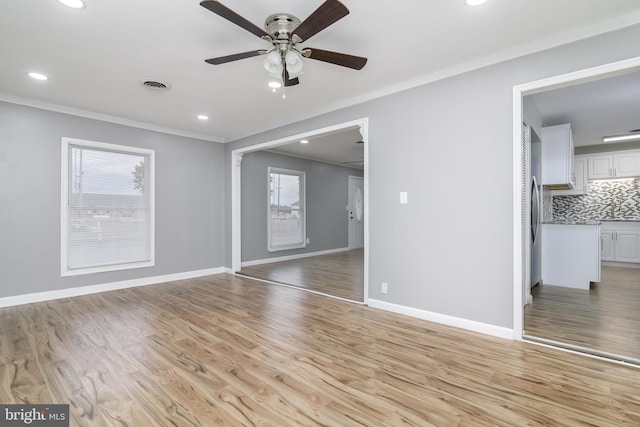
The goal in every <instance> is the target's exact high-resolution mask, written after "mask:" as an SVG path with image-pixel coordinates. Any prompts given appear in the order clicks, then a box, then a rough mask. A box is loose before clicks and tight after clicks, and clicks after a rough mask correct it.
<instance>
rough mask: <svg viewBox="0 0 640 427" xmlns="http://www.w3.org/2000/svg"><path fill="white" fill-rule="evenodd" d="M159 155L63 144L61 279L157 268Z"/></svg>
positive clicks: (83, 143)
mask: <svg viewBox="0 0 640 427" xmlns="http://www.w3.org/2000/svg"><path fill="white" fill-rule="evenodd" d="M153 171H154V152H153V150H147V149H140V148H133V147H128V146H122V145H113V144H106V143H101V142H93V141H82V140H75V139H69V138H63V140H62V211H61V217H62V224H61V225H62V227H61V228H62V236H61V241H62V256H61V260H62V275H63V276H69V275H78V274H88V273H96V272H102V271H114V270H123V269H128V268H137V267H149V266H152V265H154V182H153V181H154V173H153Z"/></svg>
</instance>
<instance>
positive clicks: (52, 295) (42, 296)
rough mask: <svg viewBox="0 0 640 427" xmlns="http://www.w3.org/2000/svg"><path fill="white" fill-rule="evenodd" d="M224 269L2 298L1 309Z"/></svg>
mask: <svg viewBox="0 0 640 427" xmlns="http://www.w3.org/2000/svg"><path fill="white" fill-rule="evenodd" d="M226 272H227V271H225V269H224V267H218V268H209V269H205V270H196V271H187V272H184V273H174V274H165V275H163V276H154V277H143V278H140V279H131V280H123V281H120V282H111V283H102V284H99V285H89V286H81V287H77V288H67V289H59V290H55V291H47V292H38V293H34V294H24V295H16V296H11V297H4V298H0V308H2V307H11V306H14V305H22V304H31V303H34V302H43V301H51V300H56V299H61V298H71V297H77V296H82V295H90V294H97V293H100V292H108V291H115V290H119V289H128V288H135V287H138V286H148V285H157V284H159V283H166V282H173V281H176V280H185V279H193V278H196V277H204V276H211V275H214V274H221V273H226Z"/></svg>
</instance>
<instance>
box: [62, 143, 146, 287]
mask: <svg viewBox="0 0 640 427" xmlns="http://www.w3.org/2000/svg"><path fill="white" fill-rule="evenodd" d="M71 146H80V147H82V148H88V149H96V150H103V151H112V152H116V153H124V154H136V155H143V156H146V157H147V159H145V179H148V182H145V193H146V194H147V197H148V203H149V205H148V209H149V212H148V216H149V221H148V227H149V260H145V261H132V262H123V263H116V264H105V265H99V266H91V267H78V268H69V265H68V264H69V263H68V261H69V257H68V248H69V246H68V243H69V239H68V237H69V173H70V170H69V169H70V167H71V164H70V161H69V157H70V148H71ZM61 158H62V161H61V174H60V175H61V187H60V188H61V203H60V271H61V276H62V277H66V276H79V275H84V274H93V273H102V272H108V271H122V270H129V269H134V268H143V267H153V266H155V150H152V149H147V148H139V147H132V146H128V145H118V144H111V143H106V142H98V141H89V140H83V139H77V138H68V137H63V138H62V150H61Z"/></svg>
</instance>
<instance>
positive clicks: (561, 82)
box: [513, 57, 640, 361]
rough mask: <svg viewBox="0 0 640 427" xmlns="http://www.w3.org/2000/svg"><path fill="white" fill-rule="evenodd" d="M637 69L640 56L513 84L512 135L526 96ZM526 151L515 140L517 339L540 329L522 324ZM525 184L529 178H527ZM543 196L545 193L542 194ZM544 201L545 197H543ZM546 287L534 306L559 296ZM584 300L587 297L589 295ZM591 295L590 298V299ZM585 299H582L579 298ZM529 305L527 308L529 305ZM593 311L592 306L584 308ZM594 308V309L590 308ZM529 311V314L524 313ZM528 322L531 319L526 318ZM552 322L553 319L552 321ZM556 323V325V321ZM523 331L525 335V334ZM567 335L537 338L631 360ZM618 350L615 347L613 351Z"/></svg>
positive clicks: (518, 133) (570, 305)
mask: <svg viewBox="0 0 640 427" xmlns="http://www.w3.org/2000/svg"><path fill="white" fill-rule="evenodd" d="M639 70H640V57H639V58H632V59H629V60H625V61H620V62H616V63H612V64H606V65H603V66H599V67H594V68H590V69H587V70H581V71H578V72H574V73H569V74H565V75H560V76H556V77H553V78H549V79H544V80H540V81H535V82H531V83H527V84H524V85H519V86H516V87H514V92H513V93H514V127H513V130H514V138H515V141H518V142H520V141H522V138H523V130H522V122H523V119H524V113H523V99H524V97H525V96H527V95H533V94H538V93H542V92H547V91H553V90H556V89H561V88H565V87H569V86H574V85H579V84H581V83H587V82H593V81H597V80H603V79H607V78H611V77H615V76H619V75H623V74H628V73H632V72H636V71H639ZM524 156H525V152H524V150H523V148H522V144H520V143H518V144H515V146H514V159H513V160H514V162H513V165H514V171H515V174H514V177H517V178H516V179H514V187H513V189H514V191H513V196H514V335H515V338H516V339H518V340H522V339H531V337H530V336H529V330H534V331H536V332H535V333H536V334H537V335H539V334H540V332H537V331H538V329H537V328H536V326H535V325H534V324H532V323H530V324H529V325H528V326H527V325H525V306H524V305H523V303H522V301H526V294H527V291H528V286H529V280H528V278H529V274H528V272H526V271H525V268H524V266H526V265H527V261H528V253H527V252H528V251H527V250H525V249H524V248H526V247H527V245H529V244H530V236H529V233H523V230H526V228H527V227H528V226H529V224H528V215H527V214H526V212H527V210H528V209H530V202H529V201H528V200H526V197H524V196H523V191H522V190H523V185H524V183H525V182H524V177H526V176H527V175H528V171H527V167H529V164H528V163H527V162H528V160H527V161H523V159H525V157H524ZM526 182H527V184H528V180H527V181H526ZM545 199H546V196H545ZM545 201H546V200H545ZM609 273H610V272H607V273H605V269H603V278H605V280H610V281H611V282H613V281H615V280H617V279H615V272H613V275H611V274H609ZM541 289H545V291H554V290H555V289H550V288H537V289H535V290H534V292H533V294H534V305H533V306H535V307H536V308H540V307H541V304H536V298H537V299H538V302H541V301H544V300H545V299H549V298H556V301H557V300H558V298H562V297H558V296H557V295H555V296H551V292H545V293H541V292H540V290H541ZM586 299H589V298H588V296H587V298H586ZM593 299H594V298H591V300H593ZM582 300H584V299H582ZM579 301H581V299H580V296H578V295H572V296H570V297H566V296H565V300H564V304H565V305H564V308H562V309H560V311H562V312H564V313H566V312H567V310H570V309H575V310H576V311H579V310H580V309H579V308H578V304H579ZM529 308H530V307H529ZM588 310H592V309H587V311H588ZM592 311H593V310H592ZM527 314H530V313H527ZM548 319H552V315H551V314H549V317H548ZM528 321H530V318H529V319H528ZM551 321H552V320H551ZM556 326H558V324H556ZM525 332H526V333H527V335H525ZM570 335H574V336H575V335H577V334H568V335H567V336H565V337H559V336H558V335H556V336H555V337H551V335H549V337H550V338H548V339H547V338H545V337H540V339H537V340H536V341H540V342H544V343H546V344H551V345H556V346H560V347H565V348H569V349H572V350H577V351H583V352H588V353H592V354H598V355H600V356H605V357H612V358H615V359H618V360H627V361H629V359H634V358H633V357H631V358H629V357H627V356H625V355H619V354H610V352H608V351H606V350H605V351H603V350H600V349H596V350H595V351H594V349H592V348H589V347H586V346H582V345H576V344H575V343H572V342H571V341H572V338H571V336H570ZM615 351H618V350H615Z"/></svg>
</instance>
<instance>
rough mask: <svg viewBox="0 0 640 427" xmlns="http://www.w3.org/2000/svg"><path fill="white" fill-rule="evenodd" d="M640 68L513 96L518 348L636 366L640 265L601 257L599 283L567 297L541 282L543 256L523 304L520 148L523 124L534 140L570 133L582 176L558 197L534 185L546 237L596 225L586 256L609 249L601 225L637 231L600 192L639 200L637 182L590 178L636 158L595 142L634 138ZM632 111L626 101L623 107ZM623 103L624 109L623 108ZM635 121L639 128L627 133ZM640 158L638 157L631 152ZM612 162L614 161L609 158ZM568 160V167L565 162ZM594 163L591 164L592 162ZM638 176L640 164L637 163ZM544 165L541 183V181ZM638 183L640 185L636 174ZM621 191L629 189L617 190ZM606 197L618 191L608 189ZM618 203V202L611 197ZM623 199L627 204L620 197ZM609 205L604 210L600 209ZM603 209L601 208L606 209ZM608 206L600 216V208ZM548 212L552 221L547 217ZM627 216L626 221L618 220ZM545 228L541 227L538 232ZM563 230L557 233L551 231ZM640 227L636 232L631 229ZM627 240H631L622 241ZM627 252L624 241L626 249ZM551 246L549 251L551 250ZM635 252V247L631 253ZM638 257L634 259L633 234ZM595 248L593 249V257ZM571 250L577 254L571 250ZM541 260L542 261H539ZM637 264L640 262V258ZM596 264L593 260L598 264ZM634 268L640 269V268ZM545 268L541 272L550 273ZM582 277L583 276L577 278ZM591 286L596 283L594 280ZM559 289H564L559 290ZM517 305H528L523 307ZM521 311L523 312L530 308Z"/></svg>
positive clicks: (596, 72) (622, 66)
mask: <svg viewBox="0 0 640 427" xmlns="http://www.w3.org/2000/svg"><path fill="white" fill-rule="evenodd" d="M638 91H640V58H633V59H630V60H626V61H620V62H616V63H612V64H607V65H604V66H599V67H595V68H591V69H587V70H582V71H579V72H575V73H570V74H566V75H561V76H556V77H553V78H549V79H545V80H541V81H536V82H531V83H527V84H524V85H519V86H516V87H515V88H514V137H515V138H516V139H515V141H518V142H519V143H518V144H517V145H516V146H515V149H514V169H515V171H516V172H517V173H516V174H515V175H514V177H517V178H515V179H514V236H515V239H514V240H515V244H514V283H515V287H514V331H515V335H516V339H527V340H532V341H537V342H542V343H545V344H550V345H554V346H559V347H564V348H568V349H571V350H577V351H581V352H586V353H590V354H595V355H599V356H604V357H609V358H613V359H617V360H623V361H627V362H631V363H640V343H639V342H638V340H637V330H638V328H640V311H639V310H638V306H640V305H639V304H640V269H638V267H640V262H638V263H626V264H622V263H608V262H607V258H606V255H605V257H603V259H602V268H601V270H600V267H601V264H600V262H601V261H600V259H597V267H598V269H599V271H598V272H600V271H601V275H600V277H599V281H597V282H595V283H593V282H592V283H590V284H589V283H588V281H587V285H586V288H585V289H576V288H575V287H571V286H569V285H568V282H567V283H564V282H563V280H560V281H558V280H557V279H555V278H553V279H552V280H551V281H549V280H546V279H545V275H547V277H549V274H548V268H547V272H545V262H544V259H545V258H544V256H543V263H542V264H543V265H542V282H541V284H540V285H538V286H534V287H533V289H532V290H531V295H532V301H531V299H528V298H527V296H528V295H527V293H528V288H529V287H530V286H531V283H530V278H531V276H532V273H531V272H530V271H527V270H526V267H527V266H529V265H530V260H531V259H530V258H529V257H530V251H529V250H528V248H529V247H530V246H529V245H530V244H531V235H530V233H529V232H528V230H529V227H530V209H531V202H530V200H528V197H527V192H528V191H529V181H530V170H528V168H530V167H531V163H530V159H529V158H528V157H527V153H526V152H525V148H523V147H526V145H525V144H522V143H521V141H522V140H523V136H524V132H526V128H523V127H522V123H523V121H525V122H527V124H528V125H531V126H532V127H533V128H535V129H536V130H537V132H538V133H539V134H541V137H542V139H543V140H544V135H543V132H542V131H541V128H543V127H545V128H547V129H549V127H551V126H555V125H563V124H570V125H571V129H572V131H573V139H574V143H575V145H576V149H575V154H576V155H577V156H578V157H576V158H575V165H577V167H578V169H579V172H580V173H583V174H584V175H583V176H582V177H581V176H578V180H577V181H580V179H581V178H582V182H581V183H579V184H578V187H579V188H574V189H566V190H560V191H559V190H556V189H554V188H553V187H549V186H547V187H545V186H544V185H541V190H542V197H541V200H542V206H541V209H540V215H541V217H542V220H543V221H542V222H543V225H542V227H543V229H544V227H547V228H552V227H559V228H563V227H565V228H566V229H567V230H571V231H572V232H573V231H575V230H576V228H575V227H581V226H582V224H585V223H587V222H589V223H590V224H591V221H593V222H595V223H601V224H602V225H600V227H601V229H602V231H600V233H602V234H601V236H602V237H604V240H603V239H602V237H600V238H599V239H598V238H597V234H596V238H594V239H593V242H592V244H593V245H594V251H593V253H598V254H599V253H600V250H601V249H602V248H604V249H606V243H607V239H606V236H607V234H606V233H607V231H606V226H607V224H608V221H607V220H611V222H614V223H615V222H620V221H624V222H626V223H627V224H628V223H630V222H632V221H633V220H637V221H640V211H638V213H637V217H636V213H635V211H634V209H632V207H631V206H630V205H629V203H626V204H625V205H624V206H625V209H620V208H619V207H617V206H618V205H614V206H613V207H611V203H609V202H611V200H608V199H607V197H609V198H611V196H610V195H609V196H608V195H607V191H613V192H614V193H616V194H619V193H620V192H626V193H625V195H628V194H630V193H628V192H629V191H631V192H634V191H635V192H636V193H634V194H635V196H633V197H632V199H633V198H635V197H638V198H640V191H639V189H640V186H638V184H637V178H635V177H634V178H632V179H631V180H630V181H629V182H627V183H625V184H618V183H610V182H605V181H606V180H603V179H597V180H594V181H589V177H590V176H591V177H593V174H592V173H591V174H590V173H589V168H590V167H591V168H593V166H594V163H593V159H594V158H595V159H597V158H598V157H599V156H600V155H605V156H607V155H609V154H610V152H614V151H616V152H623V151H624V152H626V153H631V152H634V151H633V150H640V143H639V142H636V143H635V144H634V143H624V144H618V145H611V144H609V145H605V144H603V142H602V141H603V140H602V137H603V136H607V135H616V134H625V133H629V131H631V130H634V129H637V128H640V123H637V117H640V106H638V103H637V99H638V96H640V93H639V92H638ZM627 96H628V97H629V98H628V99H629V100H630V101H625V99H627V98H626V97H627ZM627 102H629V103H627ZM633 120H636V122H635V123H634V122H633ZM638 156H640V151H638ZM612 158H613V156H612ZM572 160H573V157H572ZM590 160H591V162H590ZM638 161H639V164H638V167H639V169H640V157H638ZM544 173H545V171H544V165H543V168H542V176H544ZM636 175H640V173H639V174H636ZM620 185H622V186H626V187H629V188H626V187H625V188H626V189H624V190H623V189H621V188H618V187H620ZM613 187H616V188H615V189H613ZM613 197H614V198H615V196H613ZM622 197H624V196H622ZM605 199H606V200H605ZM607 200H608V201H607ZM603 201H604V202H606V203H605V204H606V206H604V205H603V206H600V204H602V203H600V204H598V202H603ZM554 210H555V212H554ZM627 214H628V215H629V216H628V217H625V215H627ZM545 223H546V224H545ZM558 223H562V224H558ZM614 225H615V224H614ZM638 226H639V227H640V222H638ZM545 236H546V234H545V233H542V250H543V251H545ZM627 237H628V236H627ZM627 242H629V240H627ZM549 244H551V243H550V241H548V242H547V245H546V247H547V248H548V246H549ZM632 245H633V244H632ZM637 245H638V246H637V248H638V250H639V251H640V231H639V232H638V240H637ZM598 246H600V247H598ZM576 249H577V248H576ZM543 253H544V252H543ZM639 256H640V255H639ZM598 258H599V256H598ZM638 261H640V259H639V260H638ZM547 265H548V263H547ZM570 268H571V267H570V265H569V264H567V266H566V267H564V266H561V272H562V273H563V274H570ZM584 268H585V267H580V268H579V269H580V270H581V271H580V272H583V270H584ZM592 280H593V279H592ZM561 282H562V283H561ZM523 301H524V302H525V304H523ZM527 302H528V304H527Z"/></svg>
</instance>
